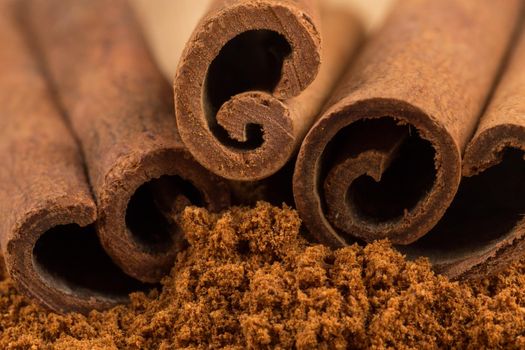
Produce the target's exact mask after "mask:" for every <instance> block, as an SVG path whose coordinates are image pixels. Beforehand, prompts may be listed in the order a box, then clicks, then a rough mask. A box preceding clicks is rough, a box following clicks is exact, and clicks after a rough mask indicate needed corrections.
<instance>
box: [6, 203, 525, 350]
mask: <svg viewBox="0 0 525 350" xmlns="http://www.w3.org/2000/svg"><path fill="white" fill-rule="evenodd" d="M179 222H180V224H181V226H182V228H183V231H184V232H185V235H186V240H187V243H188V244H187V247H186V248H185V249H184V250H183V251H182V252H180V253H179V255H178V257H177V262H176V264H175V267H174V268H173V270H172V273H171V275H170V276H168V277H166V278H165V279H164V280H163V287H162V290H161V292H157V291H152V292H150V293H149V294H147V295H146V294H143V293H135V294H132V295H131V303H130V304H129V305H126V306H118V307H116V308H114V309H112V310H109V311H106V312H97V311H93V312H91V313H90V314H89V315H88V316H83V315H79V314H68V315H57V314H54V313H48V312H46V311H45V310H43V309H41V308H40V307H38V306H35V305H33V304H31V303H30V302H29V301H27V300H25V299H24V297H22V296H21V295H20V294H18V292H17V291H16V290H15V288H14V287H13V285H12V283H11V282H10V281H9V280H4V281H3V282H0V348H2V349H180V348H190V349H200V348H202V349H205V348H229V349H244V348H261V349H273V348H277V349H287V348H294V347H295V348H298V349H317V348H321V349H345V348H357V349H360V348H374V349H383V348H396V349H403V348H413V349H427V348H428V349H432V348H461V349H463V348H472V349H479V348H487V347H490V348H496V347H502V348H520V347H521V348H523V347H524V346H525V338H524V337H523V336H522V334H525V274H524V273H525V264H523V263H520V264H516V265H514V266H512V267H511V268H509V269H508V270H507V271H505V272H504V273H502V274H500V275H498V276H496V277H493V278H490V279H486V280H483V281H479V282H471V283H470V284H467V283H458V282H451V281H449V280H448V279H446V278H444V277H441V276H436V275H435V274H434V273H433V272H432V271H431V268H430V265H429V264H428V262H427V261H425V260H423V259H421V260H418V261H414V262H411V261H407V260H405V259H404V257H403V256H402V255H401V254H399V253H398V252H397V251H395V250H394V249H392V247H391V246H390V245H389V243H387V242H385V241H381V242H377V243H373V244H370V245H368V246H366V247H364V248H363V247H360V246H358V245H353V246H350V247H347V248H344V249H340V250H337V251H332V250H330V249H329V248H326V247H324V246H322V245H312V244H309V243H308V242H306V241H305V240H304V239H303V238H301V236H300V234H299V232H300V226H301V224H300V219H299V217H298V215H297V213H296V212H295V211H294V210H292V209H290V208H288V207H283V208H277V207H273V206H271V205H269V204H266V203H263V202H260V203H258V204H257V205H256V206H255V208H252V209H250V208H232V209H230V210H229V211H227V212H225V213H223V214H220V215H219V214H210V213H208V212H207V211H206V210H204V209H197V208H187V209H186V210H185V211H184V212H183V214H182V215H181V217H180V218H179Z"/></svg>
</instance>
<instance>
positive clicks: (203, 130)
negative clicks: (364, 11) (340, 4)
mask: <svg viewBox="0 0 525 350" xmlns="http://www.w3.org/2000/svg"><path fill="white" fill-rule="evenodd" d="M362 32H363V31H362V29H361V27H360V24H359V23H358V22H357V21H356V19H355V18H354V17H353V16H352V15H351V14H350V13H349V12H347V11H345V10H341V9H337V10H336V9H334V8H333V7H332V8H330V7H328V6H323V7H322V8H321V9H319V4H318V2H317V1H314V0H296V1H291V0H250V1H238V0H237V1H231V0H216V1H214V2H213V3H212V6H211V8H210V10H209V12H208V13H207V14H206V15H205V16H204V18H203V19H202V20H201V21H200V23H199V25H198V26H197V28H196V29H195V31H194V33H193V35H192V37H191V39H190V40H189V42H188V43H187V45H186V48H185V50H184V52H183V54H182V57H181V59H180V62H179V67H178V70H177V75H176V77H175V82H174V90H175V107H176V117H177V124H178V127H179V131H180V134H181V137H182V140H183V141H184V143H185V144H186V146H187V147H188V149H189V150H190V152H191V153H192V154H193V156H194V157H195V158H196V159H197V160H198V161H199V162H200V163H201V164H203V166H204V167H206V168H207V169H209V170H211V171H212V172H214V173H216V174H218V175H220V176H222V177H225V178H228V179H230V180H240V181H254V180H260V179H264V178H267V177H268V176H270V175H272V174H274V173H276V172H277V171H278V170H279V169H281V168H282V167H283V166H284V165H285V164H286V162H287V161H288V160H289V159H290V158H291V157H292V156H293V155H294V153H295V152H296V150H297V149H298V147H299V145H300V143H301V141H302V139H303V137H304V135H305V134H306V132H307V131H308V129H309V128H310V126H311V125H312V124H313V122H314V121H315V117H317V115H318V113H319V112H320V109H321V107H322V105H323V104H324V102H325V100H326V98H327V96H329V94H330V92H331V91H332V89H333V87H334V85H335V84H336V83H337V82H338V81H339V79H340V75H341V74H342V72H343V70H344V68H345V66H346V64H347V62H348V61H349V60H350V57H351V56H352V55H353V53H354V51H355V49H356V47H357V46H358V45H359V43H360V42H361V38H362ZM321 37H322V38H323V40H322V41H323V45H322V46H323V47H322V48H321ZM342 38H344V39H342Z"/></svg>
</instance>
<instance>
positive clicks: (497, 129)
mask: <svg viewBox="0 0 525 350" xmlns="http://www.w3.org/2000/svg"><path fill="white" fill-rule="evenodd" d="M511 57H512V58H511V60H510V62H509V64H508V66H507V68H506V70H505V73H504V75H503V78H502V81H501V82H500V84H499V85H498V87H497V89H496V91H495V95H494V98H493V99H492V101H491V102H490V105H489V106H488V108H487V112H486V113H485V114H484V116H483V117H482V118H481V120H480V123H479V126H478V128H477V131H476V133H475V135H474V137H473V138H472V140H471V141H470V142H469V143H468V146H467V148H466V151H465V155H464V158H463V176H464V178H463V180H462V183H461V186H460V188H459V192H458V195H457V196H456V198H455V199H454V202H453V203H452V205H451V206H450V208H449V209H448V211H447V213H446V215H445V216H444V218H443V219H442V220H441V221H440V222H439V224H438V225H437V226H436V227H435V229H434V230H432V231H431V232H430V233H429V234H428V235H427V236H425V237H424V238H423V239H422V240H421V241H420V242H416V244H414V246H412V247H409V249H407V252H408V253H409V254H410V255H424V256H428V257H429V258H430V260H431V262H432V263H433V265H434V267H435V269H436V270H437V271H439V272H442V273H444V274H446V275H448V276H451V277H456V278H457V277H461V278H478V277H484V276H487V275H488V274H490V273H496V272H498V271H500V270H501V269H503V268H504V267H506V266H507V265H508V264H509V263H510V262H512V261H515V260H517V259H519V258H520V257H522V256H523V254H524V252H525V240H524V239H523V238H524V235H525V221H524V214H525V201H524V198H525V184H524V181H523V179H524V178H525V161H524V160H523V151H524V150H525V98H524V97H525V35H523V33H522V34H521V38H520V39H519V40H518V42H517V44H516V47H515V50H514V52H513V54H512V56H511Z"/></svg>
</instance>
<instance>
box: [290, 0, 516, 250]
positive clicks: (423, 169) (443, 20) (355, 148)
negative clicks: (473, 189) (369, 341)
mask: <svg viewBox="0 0 525 350" xmlns="http://www.w3.org/2000/svg"><path fill="white" fill-rule="evenodd" d="M520 7H521V2H520V1H515V0H511V1H505V2H495V1H471V0H459V1H456V0H444V1H433V0H407V1H400V2H399V3H398V4H397V5H396V6H395V8H394V10H393V12H392V13H391V15H390V16H389V17H388V19H387V21H386V22H385V24H384V26H383V28H382V29H381V30H380V31H379V32H378V33H377V35H376V36H375V38H373V39H372V40H371V42H370V43H368V44H367V46H366V48H365V49H364V51H363V52H362V54H361V55H360V57H359V58H358V61H357V63H356V65H355V67H353V69H351V70H350V71H349V73H348V75H347V76H346V78H344V81H343V83H342V84H341V85H340V86H339V88H338V89H337V91H336V93H335V94H334V96H333V98H332V100H331V102H330V103H329V105H330V107H329V108H328V109H327V110H326V112H325V113H324V114H323V115H322V117H321V118H320V119H319V120H318V121H317V122H316V124H315V125H314V126H313V128H312V129H311V130H310V132H309V133H308V135H307V136H306V138H305V140H304V143H303V145H302V147H301V149H300V152H299V155H298V161H297V164H296V169H295V174H294V196H295V200H296V204H297V208H298V210H299V211H300V213H301V215H302V218H303V220H304V222H305V224H306V225H307V227H308V228H309V229H310V231H311V232H312V233H313V234H314V235H316V238H317V239H319V240H321V241H323V242H326V243H328V244H331V245H332V246H343V245H346V244H348V243H350V242H353V241H355V239H356V238H357V239H361V240H364V241H367V242H370V241H373V240H375V239H382V238H389V239H390V240H391V241H392V242H394V243H396V244H402V245H406V244H410V243H412V242H414V241H416V240H417V239H418V238H420V237H422V236H423V235H425V234H426V233H427V232H428V231H430V230H431V229H432V228H433V227H434V226H435V225H436V224H437V222H438V221H439V220H440V219H441V217H442V216H443V214H444V213H445V211H446V209H447V208H448V207H449V205H450V203H451V202H452V200H453V198H454V196H455V194H456V192H457V189H458V186H459V183H460V179H461V166H462V165H461V154H462V151H463V150H464V148H465V146H466V144H467V142H468V141H469V139H470V138H471V135H472V134H473V133H474V131H475V128H476V125H477V123H478V119H479V116H480V114H481V112H482V109H483V107H484V104H485V101H486V99H487V96H488V94H489V92H490V90H491V87H492V85H493V83H494V81H495V78H496V76H497V72H498V69H499V66H500V63H501V61H502V58H503V57H504V55H505V52H506V50H507V47H508V45H509V42H510V40H511V37H512V34H513V32H514V30H515V28H516V24H517V21H518V17H519V13H520V11H519V9H520Z"/></svg>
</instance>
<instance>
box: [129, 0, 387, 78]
mask: <svg viewBox="0 0 525 350" xmlns="http://www.w3.org/2000/svg"><path fill="white" fill-rule="evenodd" d="M131 1H132V3H133V5H134V7H135V10H136V12H137V14H138V17H139V19H140V20H141V23H142V25H143V27H144V32H145V35H146V37H147V39H148V41H149V42H150V45H151V48H152V50H153V53H154V55H155V57H156V59H157V61H158V63H159V65H160V67H161V69H162V71H163V72H164V73H165V74H166V77H167V78H168V79H169V80H171V79H172V78H173V76H174V74H175V70H176V68H177V63H178V61H179V57H180V55H181V52H182V50H183V48H184V45H185V43H186V41H187V39H188V38H189V36H190V35H191V32H192V31H193V29H194V27H195V25H196V24H197V22H198V21H199V19H200V17H201V16H202V15H203V14H204V12H205V11H206V8H207V4H208V0H131ZM320 1H326V2H330V3H336V4H338V5H344V6H347V7H348V8H349V9H351V10H352V12H354V13H355V14H356V16H358V18H360V19H361V20H362V22H363V24H364V25H365V27H366V28H367V29H368V30H370V31H372V30H373V29H375V28H376V27H377V26H378V25H379V24H380V23H381V20H382V19H383V18H384V16H385V14H386V13H387V12H388V10H389V8H390V6H391V5H392V2H393V1H394V0H320Z"/></svg>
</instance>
